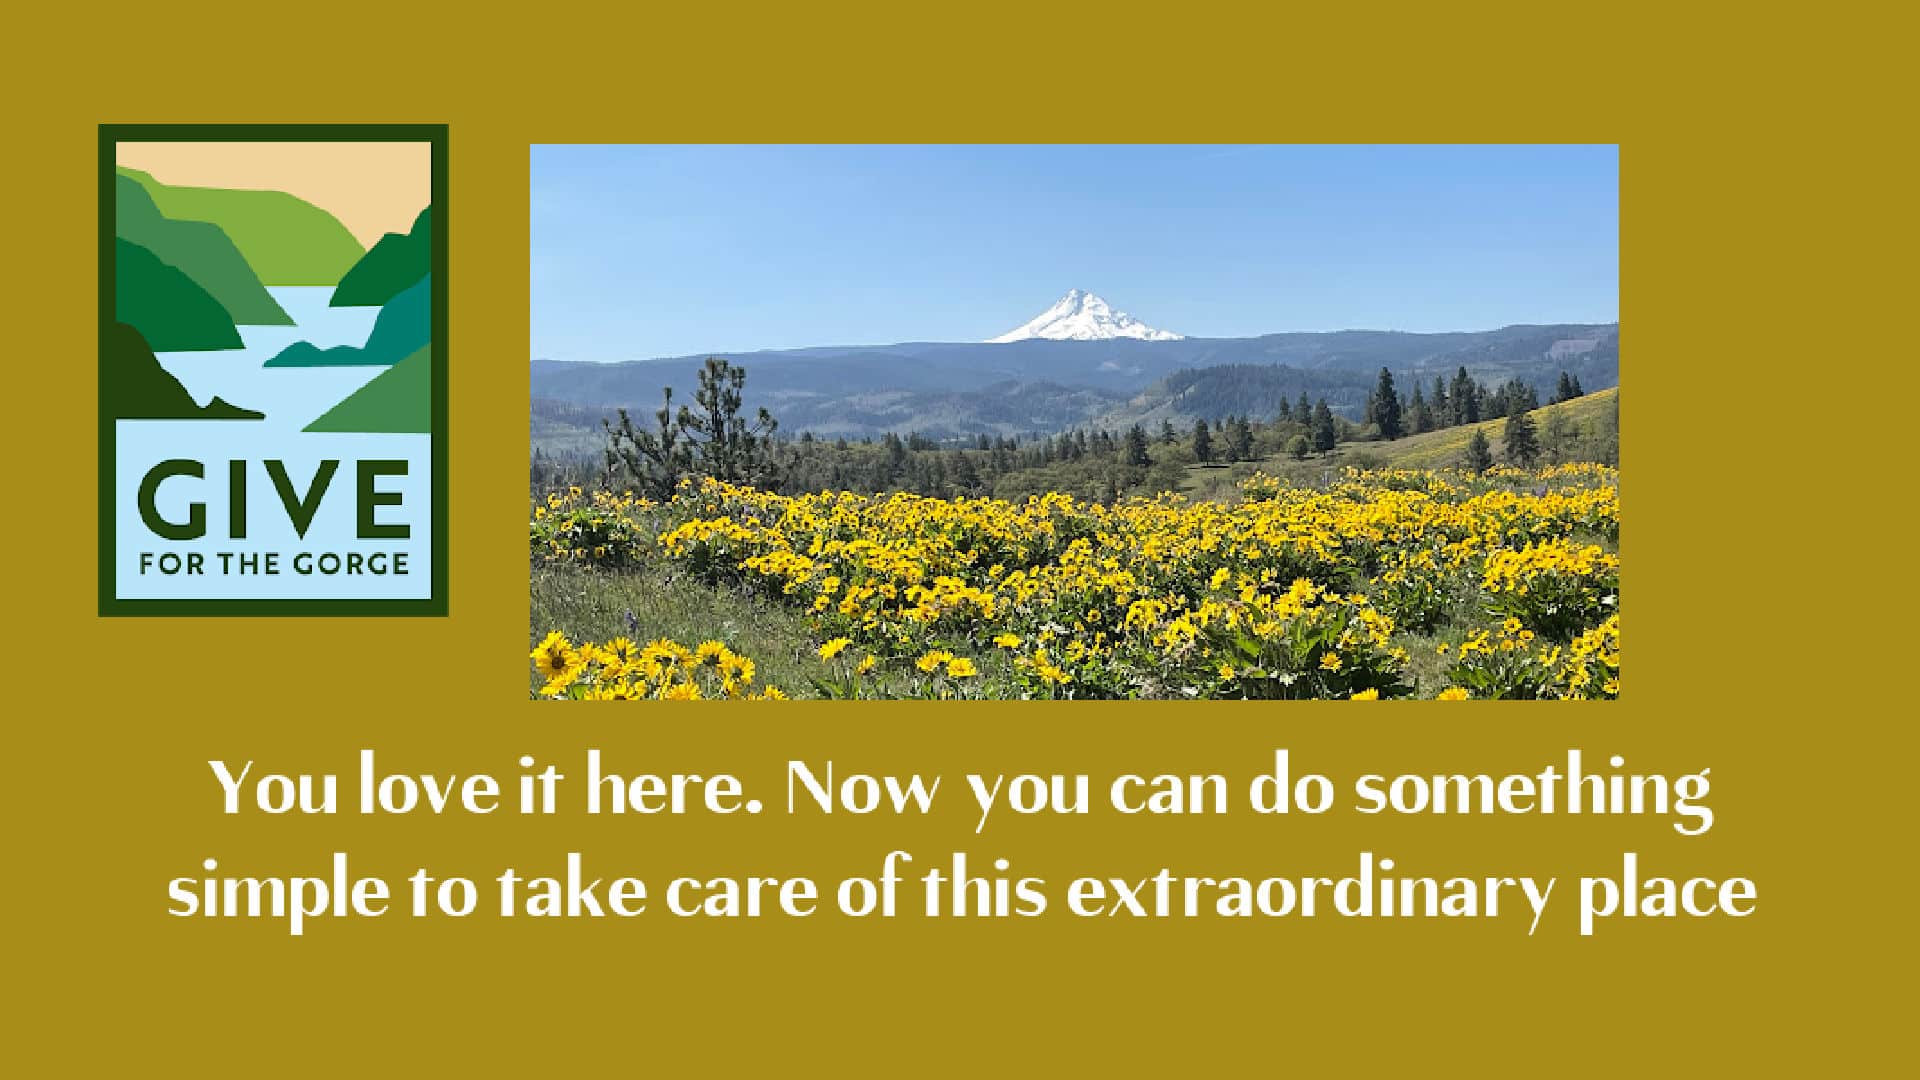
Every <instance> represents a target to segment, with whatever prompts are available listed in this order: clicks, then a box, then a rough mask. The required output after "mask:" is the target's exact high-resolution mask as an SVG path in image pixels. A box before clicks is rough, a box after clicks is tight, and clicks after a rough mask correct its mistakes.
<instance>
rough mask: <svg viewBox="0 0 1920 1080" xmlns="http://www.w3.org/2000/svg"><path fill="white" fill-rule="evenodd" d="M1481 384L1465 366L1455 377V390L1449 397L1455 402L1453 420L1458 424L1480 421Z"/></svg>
mask: <svg viewBox="0 0 1920 1080" xmlns="http://www.w3.org/2000/svg"><path fill="white" fill-rule="evenodd" d="M1480 395H1481V390H1480V385H1479V384H1478V383H1476V382H1474V381H1473V378H1472V377H1471V376H1469V375H1468V374H1467V369H1466V367H1465V366H1462V367H1461V368H1460V371H1459V373H1458V374H1456V375H1454V377H1453V390H1452V392H1451V393H1449V394H1448V395H1447V399H1448V400H1449V401H1451V402H1453V422H1454V423H1456V424H1477V423H1479V422H1480Z"/></svg>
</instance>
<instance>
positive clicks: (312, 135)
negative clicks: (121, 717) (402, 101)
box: [94, 124, 448, 617]
mask: <svg viewBox="0 0 1920 1080" xmlns="http://www.w3.org/2000/svg"><path fill="white" fill-rule="evenodd" d="M134 141H144V142H425V143H429V144H431V145H432V147H433V182H432V188H433V191H432V199H433V233H432V242H433V250H432V253H431V254H432V274H433V297H432V299H433V345H432V349H433V352H432V360H433V405H432V412H433V465H432V482H433V508H432V521H433V542H432V552H433V568H432V573H431V575H430V577H431V583H430V585H431V592H430V594H429V595H428V596H426V597H424V598H418V599H400V600H396V599H369V598H352V597H342V598H340V599H337V600H333V599H276V598H260V599H238V600H220V599H210V598H209V599H191V598H189V599H171V598H169V599H138V600H132V599H122V598H120V597H117V596H115V595H114V592H115V588H116V583H117V579H116V578H115V575H114V566H115V552H116V546H115V545H116V544H117V542H118V537H117V536H116V535H115V531H114V521H115V506H114V495H115V492H114V477H115V457H114V436H115V432H114V421H113V418H111V417H109V416H107V415H106V404H105V401H106V399H105V397H104V395H102V394H101V393H100V392H99V387H98V385H96V387H95V392H94V409H95V416H96V417H97V419H98V424H99V448H100V463H99V465H100V477H99V488H100V509H99V513H100V582H99V603H100V615H101V616H102V617H108V616H124V615H135V616H180V615H214V616H269V617H271V616H313V615H323V616H342V615H344V616H396V615H398V616H444V615H446V614H447V461H448V453H447V125H445V124H101V125H100V160H99V164H98V170H99V182H100V237H99V243H100V297H99V309H100V310H99V318H98V320H97V327H96V329H97V333H98V337H97V338H96V340H95V342H94V356H95V359H94V363H95V369H96V371H97V372H98V373H99V375H98V378H104V377H105V362H104V353H103V352H102V350H101V349H100V343H101V342H103V341H105V340H106V335H107V333H108V331H109V329H110V326H109V324H110V322H111V320H112V319H113V311H114V247H113V235H114V181H113V177H114V162H115V145H116V144H118V143H120V142H134Z"/></svg>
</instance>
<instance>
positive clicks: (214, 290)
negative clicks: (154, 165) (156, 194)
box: [113, 175, 293, 326]
mask: <svg viewBox="0 0 1920 1080" xmlns="http://www.w3.org/2000/svg"><path fill="white" fill-rule="evenodd" d="M113 179H114V211H113V229H114V235H115V236H117V237H120V238H121V239H124V240H128V241H131V242H132V243H135V244H139V245H140V246H141V247H143V248H146V249H147V250H148V251H151V252H153V253H154V255H156V256H158V257H159V259H160V261H161V262H164V263H167V264H168V265H170V266H173V267H175V268H176V269H178V270H179V271H180V272H181V273H183V274H185V275H187V276H188V277H190V278H192V279H193V281H194V283H195V284H196V285H199V286H200V287H201V288H202V289H205V290H206V291H207V293H208V294H209V295H211V296H212V297H213V298H214V299H215V300H218V301H219V302H220V306H221V307H223V308H225V309H226V310H227V315H228V316H229V317H230V318H231V319H232V320H233V321H234V322H235V323H237V324H240V325H243V326H291V325H292V324H293V320H292V319H291V318H289V317H288V316H287V313H286V311H285V310H283V309H282V308H281V307H280V305H279V303H278V302H277V301H275V300H274V298H273V296H272V294H270V293H268V292H267V290H266V287H265V286H263V285H261V284H260V279H259V278H257V277H255V276H254V275H253V268H252V267H250V266H248V265H247V260H246V259H245V258H244V257H242V256H241V254H240V249H239V248H237V247H234V246H233V241H232V240H231V239H229V238H228V237H227V234H226V233H225V232H223V231H222V230H221V228H220V226H218V225H215V224H214V223H212V222H210V221H175V220H174V219H172V218H169V217H167V216H165V215H163V214H161V213H160V208H159V207H157V206H155V205H154V204H153V196H151V195H149V194H147V189H146V188H144V187H142V186H140V183H139V181H137V180H134V179H133V178H132V177H129V176H125V175H121V176H115V177H114V178H113Z"/></svg>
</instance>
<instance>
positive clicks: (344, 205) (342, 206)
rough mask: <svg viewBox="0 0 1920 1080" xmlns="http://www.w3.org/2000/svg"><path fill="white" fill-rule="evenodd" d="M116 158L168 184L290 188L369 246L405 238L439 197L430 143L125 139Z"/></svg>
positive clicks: (118, 148)
mask: <svg viewBox="0 0 1920 1080" xmlns="http://www.w3.org/2000/svg"><path fill="white" fill-rule="evenodd" d="M116 149H117V152H116V155H115V159H116V161H117V162H118V163H119V164H121V165H124V166H126V167H127V168H129V169H139V170H141V171H142V172H147V173H152V174H153V178H154V179H156V180H158V181H160V182H161V183H163V184H178V185H182V186H186V187H222V188H249V189H259V190H267V191H284V192H287V193H288V194H290V195H297V196H299V197H300V198H302V199H305V200H307V201H308V202H310V203H312V204H314V205H315V206H318V207H320V208H321V209H322V210H325V211H327V212H328V213H330V214H332V215H333V216H334V217H336V218H339V219H340V223H341V224H342V225H345V226H346V227H347V231H348V232H350V233H352V234H353V235H354V237H355V238H356V239H358V240H359V241H360V243H361V245H362V246H364V247H372V246H373V245H374V242H375V241H377V240H379V239H380V237H381V235H382V234H383V233H390V232H397V233H403V232H406V231H407V230H408V229H410V228H412V227H413V219H414V218H415V217H417V216H418V215H419V213H420V211H422V210H424V209H426V206H427V203H429V202H431V201H432V199H433V146H432V144H431V143H423V142H123V143H120V144H119V145H118V147H117V148H116Z"/></svg>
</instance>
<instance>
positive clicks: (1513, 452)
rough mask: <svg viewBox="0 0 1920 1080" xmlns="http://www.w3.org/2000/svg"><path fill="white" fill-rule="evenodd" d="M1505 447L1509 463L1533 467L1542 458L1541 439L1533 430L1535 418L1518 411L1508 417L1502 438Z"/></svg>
mask: <svg viewBox="0 0 1920 1080" xmlns="http://www.w3.org/2000/svg"><path fill="white" fill-rule="evenodd" d="M1500 441H1501V442H1502V443H1503V444H1504V445H1505V447H1506V451H1507V461H1508V462H1510V463H1512V464H1515V465H1519V466H1522V467H1531V466H1532V465H1533V463H1534V461H1535V460H1537V459H1538V458H1539V457H1540V439H1539V436H1538V435H1537V434H1536V433H1535V432H1534V430H1533V418H1532V417H1531V416H1528V415H1527V414H1526V412H1525V411H1524V410H1516V411H1515V412H1514V413H1513V415H1511V416H1509V417H1507V428H1506V431H1505V432H1504V433H1502V435H1501V436H1500Z"/></svg>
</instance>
